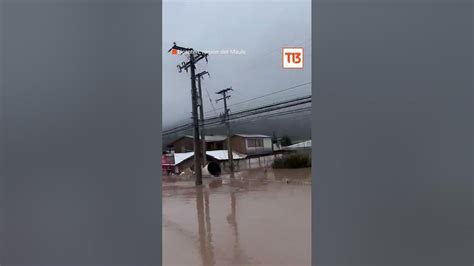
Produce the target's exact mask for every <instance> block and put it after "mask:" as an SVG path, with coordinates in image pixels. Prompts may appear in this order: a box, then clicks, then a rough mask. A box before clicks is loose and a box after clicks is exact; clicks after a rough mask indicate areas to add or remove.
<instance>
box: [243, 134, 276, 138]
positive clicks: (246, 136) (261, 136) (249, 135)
mask: <svg viewBox="0 0 474 266" xmlns="http://www.w3.org/2000/svg"><path fill="white" fill-rule="evenodd" d="M234 136H240V137H242V138H271V137H270V136H267V135H259V134H234Z"/></svg>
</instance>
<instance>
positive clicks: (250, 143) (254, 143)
mask: <svg viewBox="0 0 474 266" xmlns="http://www.w3.org/2000/svg"><path fill="white" fill-rule="evenodd" d="M247 147H249V148H263V139H247Z"/></svg>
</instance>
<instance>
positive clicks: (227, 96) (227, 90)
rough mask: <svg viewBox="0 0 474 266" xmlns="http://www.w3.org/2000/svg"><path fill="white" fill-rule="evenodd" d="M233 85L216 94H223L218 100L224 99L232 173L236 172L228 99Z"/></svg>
mask: <svg viewBox="0 0 474 266" xmlns="http://www.w3.org/2000/svg"><path fill="white" fill-rule="evenodd" d="M231 90H232V87H230V88H227V89H224V90H220V91H218V92H216V94H221V95H222V98H220V99H217V100H216V102H219V101H220V100H224V119H225V123H226V126H227V152H228V158H229V168H230V173H231V174H233V173H234V158H233V156H232V146H231V143H230V137H231V136H230V123H229V109H227V99H228V98H230V95H227V92H229V91H231Z"/></svg>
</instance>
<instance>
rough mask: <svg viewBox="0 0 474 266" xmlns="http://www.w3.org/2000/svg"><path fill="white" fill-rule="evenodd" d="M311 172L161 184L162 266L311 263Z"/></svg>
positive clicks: (265, 172)
mask: <svg viewBox="0 0 474 266" xmlns="http://www.w3.org/2000/svg"><path fill="white" fill-rule="evenodd" d="M310 177H311V170H310V169H295V170H288V169H284V170H283V169H282V170H271V169H267V170H264V169H252V170H248V171H242V172H238V173H236V174H235V177H234V178H230V177H229V176H222V177H220V178H205V179H204V185H203V186H202V187H198V188H196V187H195V186H194V182H193V181H181V182H169V181H164V182H163V265H180V266H181V265H292V266H299V265H311V186H310V185H309V182H308V181H309V180H310Z"/></svg>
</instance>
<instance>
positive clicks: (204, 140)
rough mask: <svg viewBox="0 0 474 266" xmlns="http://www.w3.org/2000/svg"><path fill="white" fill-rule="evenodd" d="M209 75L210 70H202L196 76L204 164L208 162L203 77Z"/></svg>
mask: <svg viewBox="0 0 474 266" xmlns="http://www.w3.org/2000/svg"><path fill="white" fill-rule="evenodd" d="M206 74H207V75H209V72H207V71H202V72H201V73H198V74H196V78H197V80H198V90H199V121H200V124H201V149H202V165H203V166H205V165H206V164H207V160H206V132H205V130H204V106H203V100H202V98H203V97H202V89H201V78H202V77H203V76H204V75H206Z"/></svg>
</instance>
